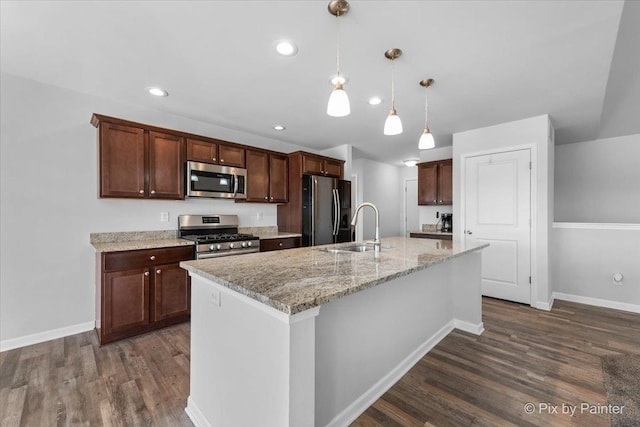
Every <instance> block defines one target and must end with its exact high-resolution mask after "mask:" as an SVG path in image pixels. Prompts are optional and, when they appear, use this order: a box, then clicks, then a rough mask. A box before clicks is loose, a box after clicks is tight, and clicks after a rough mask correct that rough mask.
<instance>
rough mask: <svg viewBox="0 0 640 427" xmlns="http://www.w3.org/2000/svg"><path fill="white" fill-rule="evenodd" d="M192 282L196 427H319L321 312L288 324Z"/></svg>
mask: <svg viewBox="0 0 640 427" xmlns="http://www.w3.org/2000/svg"><path fill="white" fill-rule="evenodd" d="M191 277H192V282H191V286H192V288H191V296H192V299H191V384H190V395H189V399H188V405H187V408H186V411H187V414H188V415H189V417H190V418H191V420H192V421H193V422H194V424H195V425H196V426H208V425H210V426H231V425H232V426H238V427H242V426H256V425H273V426H313V425H314V402H315V400H314V393H315V383H314V378H315V364H314V358H315V316H316V315H317V313H318V308H315V309H312V310H308V312H303V313H299V314H297V315H295V316H288V315H286V314H284V313H282V312H278V311H277V310H274V309H272V308H270V307H267V306H265V305H263V304H261V303H259V302H257V301H254V300H251V299H249V298H247V297H245V296H244V295H241V294H238V293H236V292H234V291H232V290H230V289H228V288H226V287H224V286H221V285H219V284H217V283H215V282H213V281H211V280H209V279H205V278H202V277H201V276H198V275H193V274H192V275H191ZM216 297H218V298H216ZM216 299H218V300H219V301H220V303H219V305H218V302H217V301H216Z"/></svg>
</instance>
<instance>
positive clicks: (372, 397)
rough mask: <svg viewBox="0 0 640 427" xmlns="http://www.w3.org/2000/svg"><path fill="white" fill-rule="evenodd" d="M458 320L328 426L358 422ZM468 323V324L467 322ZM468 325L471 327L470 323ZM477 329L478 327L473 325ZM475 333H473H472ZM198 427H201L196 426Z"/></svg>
mask: <svg viewBox="0 0 640 427" xmlns="http://www.w3.org/2000/svg"><path fill="white" fill-rule="evenodd" d="M455 323H456V320H452V321H450V322H448V323H447V324H446V325H444V326H443V327H442V328H440V330H439V331H438V332H436V333H435V334H433V335H432V336H431V337H429V338H428V339H427V340H426V341H425V342H424V343H422V344H421V345H420V346H419V347H418V348H417V349H415V350H414V351H413V352H412V353H411V354H409V356H407V357H406V358H405V359H404V360H403V361H402V362H400V364H398V366H396V367H395V368H393V369H392V370H391V372H389V373H388V374H387V375H385V376H384V377H383V378H382V379H381V380H380V381H378V382H377V383H375V384H374V385H373V386H372V387H371V388H370V389H369V390H367V391H366V392H364V393H363V394H362V395H361V396H360V397H359V398H357V399H356V400H355V401H354V402H353V403H352V404H351V405H349V406H348V407H347V408H345V410H344V411H342V412H340V413H339V414H338V415H336V416H335V418H334V419H333V420H331V421H330V422H329V424H327V427H338V426H346V425H349V424H351V423H352V422H353V421H355V420H356V418H358V417H359V416H360V414H362V413H363V412H364V411H366V410H367V408H368V407H369V406H371V405H373V403H374V402H375V401H376V400H378V399H379V398H380V396H382V395H383V394H385V393H386V392H387V390H389V389H390V388H391V387H392V386H393V385H394V384H395V383H396V382H398V380H400V378H402V376H403V375H404V374H406V373H407V372H409V369H411V368H412V367H413V365H415V364H416V363H418V361H419V360H420V359H422V358H423V357H424V355H425V354H427V353H428V352H429V351H431V349H432V348H433V347H435V346H436V345H437V344H438V343H439V342H440V341H441V340H442V339H443V338H444V337H446V336H447V335H448V334H449V332H451V331H452V330H453V329H454V327H455V326H454V325H455ZM465 323H466V322H465ZM468 325H471V324H470V323H469V324H468ZM472 326H474V327H476V328H477V325H472ZM472 333H473V332H472ZM196 426H197V427H199V426H198V425H197V424H196Z"/></svg>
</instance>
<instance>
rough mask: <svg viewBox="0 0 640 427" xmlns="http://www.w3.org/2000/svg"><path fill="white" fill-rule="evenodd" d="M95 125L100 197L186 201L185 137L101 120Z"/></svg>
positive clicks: (96, 121)
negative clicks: (97, 143)
mask: <svg viewBox="0 0 640 427" xmlns="http://www.w3.org/2000/svg"><path fill="white" fill-rule="evenodd" d="M94 117H95V116H94ZM94 124H95V125H96V126H99V127H100V131H99V145H100V149H99V153H100V197H122V198H154V199H184V173H185V172H184V139H183V138H182V137H180V136H176V135H173V134H169V133H161V132H155V131H149V130H146V129H144V128H141V127H140V128H139V127H135V126H128V125H126V124H122V123H112V122H109V121H105V120H102V121H101V120H99V119H96V120H95V123H94Z"/></svg>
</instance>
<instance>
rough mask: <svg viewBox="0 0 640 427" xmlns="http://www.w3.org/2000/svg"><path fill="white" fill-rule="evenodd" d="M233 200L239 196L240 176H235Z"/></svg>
mask: <svg viewBox="0 0 640 427" xmlns="http://www.w3.org/2000/svg"><path fill="white" fill-rule="evenodd" d="M232 176H233V198H234V199H235V198H236V195H237V194H238V175H236V174H233V175H232Z"/></svg>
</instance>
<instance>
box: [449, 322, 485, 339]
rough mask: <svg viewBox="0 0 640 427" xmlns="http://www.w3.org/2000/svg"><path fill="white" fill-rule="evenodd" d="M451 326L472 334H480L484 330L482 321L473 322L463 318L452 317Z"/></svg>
mask: <svg viewBox="0 0 640 427" xmlns="http://www.w3.org/2000/svg"><path fill="white" fill-rule="evenodd" d="M453 327H454V328H456V329H460V330H461V331H465V332H469V333H470V334H474V335H482V333H483V332H484V324H483V323H482V322H480V323H478V324H474V323H469V322H465V321H464V320H458V319H453Z"/></svg>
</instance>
